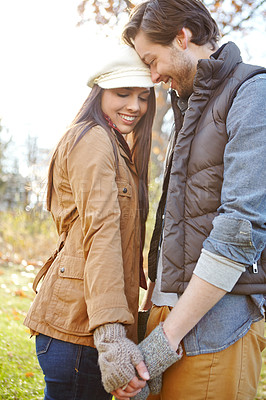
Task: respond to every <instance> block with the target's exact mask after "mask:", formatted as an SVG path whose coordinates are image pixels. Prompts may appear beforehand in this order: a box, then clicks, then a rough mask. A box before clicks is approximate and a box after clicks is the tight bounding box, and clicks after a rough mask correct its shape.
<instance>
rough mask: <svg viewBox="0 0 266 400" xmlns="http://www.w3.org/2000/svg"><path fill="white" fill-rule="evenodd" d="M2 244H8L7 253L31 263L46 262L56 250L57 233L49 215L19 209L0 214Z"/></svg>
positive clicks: (40, 211)
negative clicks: (17, 255) (16, 255)
mask: <svg viewBox="0 0 266 400" xmlns="http://www.w3.org/2000/svg"><path fill="white" fill-rule="evenodd" d="M0 220H1V226H0V242H1V240H2V241H3V242H4V243H7V244H8V249H6V250H7V251H9V252H11V253H13V254H19V257H21V258H24V259H26V260H31V261H38V260H41V261H44V260H45V259H47V258H48V257H49V256H50V254H51V253H52V251H53V250H54V248H55V246H56V242H57V233H56V230H55V225H54V222H53V221H52V218H51V216H50V214H49V213H47V212H46V211H43V210H35V209H33V210H31V211H29V212H27V211H24V210H21V209H17V210H12V211H7V212H0Z"/></svg>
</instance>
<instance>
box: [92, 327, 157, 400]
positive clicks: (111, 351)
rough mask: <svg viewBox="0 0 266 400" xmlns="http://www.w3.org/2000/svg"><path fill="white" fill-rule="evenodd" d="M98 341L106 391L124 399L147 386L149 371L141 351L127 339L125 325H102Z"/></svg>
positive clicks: (95, 333)
mask: <svg viewBox="0 0 266 400" xmlns="http://www.w3.org/2000/svg"><path fill="white" fill-rule="evenodd" d="M94 343H95V346H96V348H97V350H98V353H99V359H98V362H99V366H100V370H101V373H102V382H103V386H104V388H105V390H106V391H107V392H108V393H112V394H113V395H115V396H116V397H117V398H118V399H122V400H126V399H128V398H130V397H132V396H134V395H135V394H137V393H138V392H139V391H140V390H141V389H142V388H143V387H144V386H145V381H146V380H147V379H149V374H148V372H147V369H146V367H145V364H144V363H143V356H142V354H141V351H140V350H139V348H138V347H137V346H136V345H135V344H134V343H133V342H132V341H131V340H129V339H127V337H126V331H125V328H124V326H123V325H122V324H118V323H114V324H105V325H102V326H100V327H99V328H97V329H95V332H94ZM135 368H136V370H137V372H138V375H139V378H138V377H137V376H136V370H135ZM119 388H123V389H119Z"/></svg>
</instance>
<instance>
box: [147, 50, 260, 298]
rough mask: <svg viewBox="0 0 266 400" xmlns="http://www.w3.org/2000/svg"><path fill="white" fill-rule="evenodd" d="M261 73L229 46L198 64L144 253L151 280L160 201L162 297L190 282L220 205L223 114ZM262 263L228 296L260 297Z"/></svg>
mask: <svg viewBox="0 0 266 400" xmlns="http://www.w3.org/2000/svg"><path fill="white" fill-rule="evenodd" d="M262 72H266V70H265V69H262V68H260V67H257V66H252V65H247V64H244V63H243V62H242V60H241V57H240V52H239V49H238V48H237V46H236V45H235V44H234V43H232V42H229V43H228V44H226V45H224V46H222V47H221V48H220V49H219V50H218V51H217V52H216V53H215V54H214V55H213V56H212V57H211V58H210V59H203V60H200V61H199V63H198V70H197V75H196V77H195V80H194V89H193V94H192V95H191V97H190V100H189V107H188V109H187V112H186V114H185V118H184V121H183V125H182V128H181V129H180V130H179V132H178V134H177V139H176V142H175V147H174V151H173V155H172V159H171V158H170V162H169V166H168V169H167V170H166V173H165V180H164V184H163V195H162V198H161V201H160V203H159V208H158V211H157V216H156V217H157V220H156V225H155V230H154V233H153V237H152V242H151V247H150V252H149V277H150V279H151V280H154V279H155V277H156V272H155V271H156V267H157V258H158V246H159V241H160V235H161V226H162V224H161V221H162V217H163V210H164V206H165V202H166V212H165V224H164V240H163V247H162V250H163V257H162V261H163V274H162V291H164V292H172V293H183V291H184V290H185V288H186V286H187V285H188V282H189V281H190V279H191V276H192V273H193V270H194V268H195V265H196V263H197V260H198V258H199V256H200V253H201V249H202V244H203V242H204V240H205V239H206V238H207V237H208V236H209V234H210V232H211V230H212V221H213V219H214V217H215V216H216V215H217V209H218V208H219V206H220V205H221V188H222V184H223V168H224V166H223V156H224V149H225V145H226V143H227V141H228V136H227V132H226V117H227V113H228V110H229V108H230V106H231V104H232V101H233V98H234V96H235V94H236V92H237V90H238V89H239V87H240V86H241V84H242V83H243V82H245V81H246V80H247V79H249V78H250V77H252V76H253V75H256V74H258V73H262ZM175 122H176V123H178V121H175ZM166 196H167V201H166ZM265 258H266V254H265V250H264V252H263V254H262V257H261V260H260V261H259V263H260V264H262V268H259V273H258V274H253V273H252V270H251V269H250V268H248V269H247V271H246V272H245V273H244V274H242V276H241V278H240V280H239V281H238V283H237V284H236V285H235V287H234V289H233V291H232V293H237V294H251V293H266V260H265ZM259 263H258V264H259Z"/></svg>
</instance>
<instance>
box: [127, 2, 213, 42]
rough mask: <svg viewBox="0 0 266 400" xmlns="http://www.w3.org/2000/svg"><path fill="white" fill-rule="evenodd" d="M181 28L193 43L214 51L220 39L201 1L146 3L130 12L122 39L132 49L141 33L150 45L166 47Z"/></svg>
mask: <svg viewBox="0 0 266 400" xmlns="http://www.w3.org/2000/svg"><path fill="white" fill-rule="evenodd" d="M182 28H188V29H189V30H190V31H191V33H192V38H191V42H192V43H195V44H197V45H203V44H206V43H211V44H212V47H213V49H214V48H215V44H216V43H217V41H218V40H219V37H220V34H219V29H218V26H217V24H216V22H215V21H214V19H213V18H212V17H211V15H210V13H209V11H208V10H207V8H206V7H205V6H204V5H203V3H202V2H201V1H200V0H149V1H146V2H144V3H141V4H139V5H138V6H136V7H135V8H134V9H133V10H132V12H131V14H130V20H129V22H128V23H127V24H126V26H125V29H124V31H123V39H124V41H125V42H126V43H127V44H129V45H130V46H134V39H135V37H136V35H137V33H138V32H139V30H141V31H143V32H144V33H145V35H146V36H147V38H148V39H149V40H150V41H151V42H153V43H157V44H161V45H165V46H167V45H169V44H171V43H172V41H173V40H174V38H175V37H176V36H177V35H178V33H179V32H180V31H181V29H182Z"/></svg>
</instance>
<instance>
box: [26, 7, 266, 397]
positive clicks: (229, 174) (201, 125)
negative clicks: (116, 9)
mask: <svg viewBox="0 0 266 400" xmlns="http://www.w3.org/2000/svg"><path fill="white" fill-rule="evenodd" d="M123 39H124V41H125V42H126V43H127V45H129V46H125V47H121V48H120V49H118V50H117V49H113V51H112V52H111V56H109V55H108V53H106V54H104V56H105V58H104V62H101V64H100V67H98V68H97V69H96V70H95V72H94V73H93V74H92V76H91V77H90V80H89V86H91V87H92V89H91V92H90V95H89V97H88V98H87V100H86V101H85V103H84V104H83V106H82V108H81V109H80V111H79V113H78V115H77V116H76V117H75V119H74V121H73V122H72V124H71V126H70V128H69V130H68V131H67V132H66V133H65V135H64V136H63V137H62V139H61V141H60V142H59V144H58V146H57V148H56V150H55V152H54V154H53V157H52V160H51V163H50V168H49V179H48V193H47V208H48V210H50V211H51V213H52V215H53V218H54V220H55V223H56V226H57V230H58V233H59V241H58V245H57V249H56V251H55V252H54V254H53V255H52V256H51V257H50V259H49V260H48V261H47V263H46V264H45V265H44V266H43V268H42V269H41V270H40V272H39V273H38V275H37V277H36V279H35V282H34V288H35V290H36V288H37V285H38V282H39V280H40V279H41V278H42V277H44V280H43V283H42V285H41V287H40V289H38V294H37V296H36V298H35V300H34V302H33V304H32V306H31V309H30V311H29V313H28V315H27V317H26V320H25V324H26V325H27V326H28V327H29V328H30V329H31V332H32V334H33V335H35V336H36V351H37V355H38V359H39V362H40V365H41V367H42V370H43V372H44V374H45V381H46V387H45V399H46V400H48V399H49V400H61V399H62V400H74V399H77V400H83V399H84V400H85V399H86V400H87V399H90V400H109V399H111V398H112V395H111V394H110V393H112V394H113V395H114V396H115V397H116V398H117V399H121V400H127V399H132V398H134V399H139V400H142V399H146V398H149V399H154V400H155V399H156V400H157V399H161V400H203V399H217V400H228V399H230V400H233V399H238V400H240V399H241V400H251V399H253V398H254V397H255V395H256V388H257V384H258V380H259V374H260V368H261V351H262V349H263V348H264V347H265V339H264V337H263V328H264V319H263V312H264V294H265V293H266V279H265V274H266V262H265V251H264V249H265V242H266V233H265V224H266V210H265V204H266V202H265V200H266V198H265V171H266V168H265V138H264V133H265V127H266V116H265V90H266V74H265V69H263V68H260V67H255V66H252V65H248V64H244V63H243V62H242V60H241V57H240V53H239V50H238V48H237V46H236V45H235V44H234V43H232V42H229V43H227V44H225V45H223V46H222V47H219V46H218V39H219V32H218V28H217V25H216V23H215V21H214V20H213V19H212V17H211V16H210V14H209V12H208V10H207V9H206V8H205V7H204V6H203V4H202V3H201V2H200V1H198V0H148V1H146V2H144V3H142V4H140V5H139V6H137V7H136V8H135V9H134V10H133V12H132V13H131V16H130V20H129V22H128V23H127V25H126V27H125V29H124V32H123ZM133 48H134V49H133ZM161 81H164V82H168V81H171V88H172V92H171V99H172V106H173V111H174V120H175V126H174V129H173V132H172V134H171V137H170V141H169V147H168V152H167V160H166V167H165V174H164V182H163V189H162V196H161V200H160V202H159V205H158V210H157V215H156V222H155V228H154V232H153V236H152V241H151V245H150V251H149V256H148V262H149V282H148V290H147V296H146V299H145V300H144V304H143V309H150V308H151V311H150V316H149V320H148V325H147V333H146V335H147V337H146V339H144V341H142V342H141V343H140V344H139V345H137V344H136V342H137V314H138V294H139V285H141V286H142V287H145V284H146V281H145V276H144V274H143V269H142V249H143V244H144V239H145V221H146V218H147V214H148V163H149V156H150V148H151V130H152V121H153V118H154V114H155V96H154V88H153V85H154V84H156V83H159V82H161ZM128 134H131V136H132V138H131V140H130V143H131V145H130V146H129V144H128V143H129V141H127V135H128ZM163 373H164V374H163ZM162 374H163V379H162Z"/></svg>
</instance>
